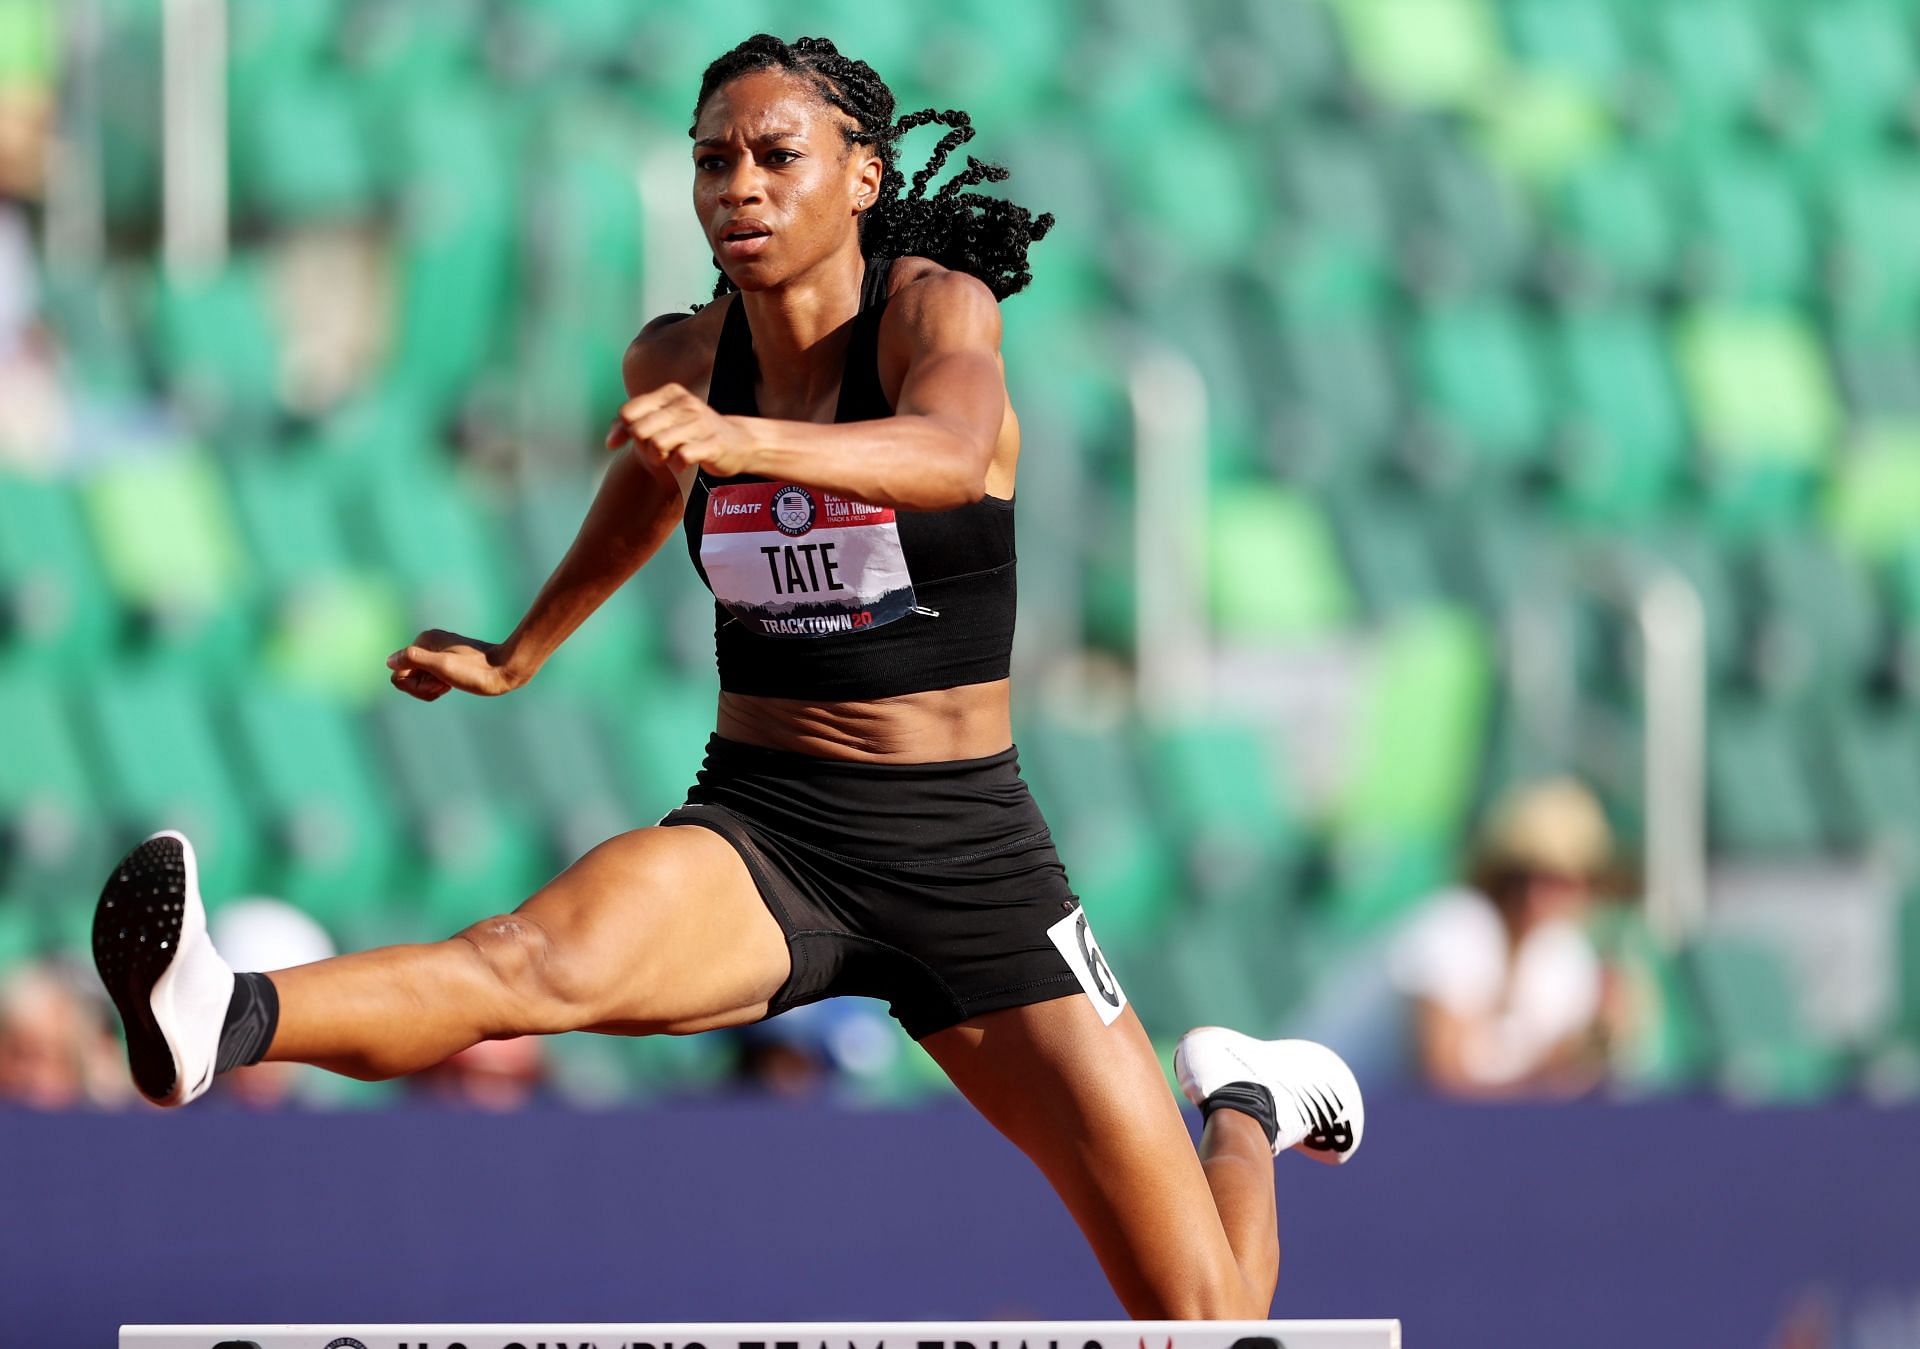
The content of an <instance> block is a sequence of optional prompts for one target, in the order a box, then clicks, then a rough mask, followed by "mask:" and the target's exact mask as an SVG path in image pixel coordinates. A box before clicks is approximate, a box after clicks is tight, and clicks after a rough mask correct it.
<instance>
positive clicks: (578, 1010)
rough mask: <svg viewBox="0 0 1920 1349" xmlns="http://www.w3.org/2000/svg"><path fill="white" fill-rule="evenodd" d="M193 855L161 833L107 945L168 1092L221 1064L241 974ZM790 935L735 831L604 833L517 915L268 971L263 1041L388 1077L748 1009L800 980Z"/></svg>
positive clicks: (194, 1086) (711, 1019) (103, 952)
mask: <svg viewBox="0 0 1920 1349" xmlns="http://www.w3.org/2000/svg"><path fill="white" fill-rule="evenodd" d="M192 872H193V863H192V853H191V850H190V849H189V848H188V847H187V845H186V844H185V843H184V841H180V842H179V843H178V844H177V845H176V843H175V842H174V840H173V838H172V837H170V836H159V837H156V838H155V839H154V840H150V841H149V842H148V843H146V844H143V845H141V847H140V848H138V849H136V850H135V851H134V852H133V853H132V854H130V855H129V857H128V859H127V860H126V861H125V862H123V863H122V864H121V867H120V868H118V869H117V871H116V874H115V877H114V878H113V879H112V880H110V881H109V882H108V886H107V890H106V892H105V893H103V895H102V897H101V908H100V910H99V914H98V915H97V917H96V924H95V955H96V959H97V960H98V961H99V962H100V965H101V973H102V976H103V978H104V979H105V980H106V982H107V985H108V988H109V990H110V991H112V992H113V993H114V999H115V1002H116V1003H117V1004H119V1006H120V1010H121V1014H122V1016H123V1018H124V1019H125V1020H126V1023H127V1032H128V1046H129V1054H130V1056H131V1057H132V1059H133V1066H134V1075H135V1078H136V1080H137V1081H139V1082H140V1085H141V1089H142V1090H143V1091H145V1092H146V1093H147V1094H148V1095H149V1096H150V1097H151V1098H153V1099H155V1100H160V1101H163V1102H166V1103H169V1104H178V1103H180V1102H182V1101H184V1100H188V1099H191V1098H192V1097H193V1096H194V1095H197V1094H198V1093H199V1092H200V1091H201V1090H204V1087H205V1082H206V1079H208V1078H210V1077H211V1073H212V1063H213V1055H214V1053H215V1045H214V1043H213V1042H214V1041H217V1040H218V1039H219V1037H220V1032H221V1017H222V1015H223V1013H224V1012H225V1010H226V1002H225V999H226V990H229V989H231V988H232V986H233V983H232V976H231V975H229V974H227V973H226V967H225V964H224V962H222V961H220V960H219V959H218V957H217V956H216V955H215V954H214V953H213V951H212V948H211V947H210V946H208V945H207V944H206V940H205V933H204V919H203V916H202V915H201V914H200V911H199V906H198V904H197V902H193V901H192V894H193V890H194V880H193V875H192ZM788 969H789V959H788V955H787V948H786V940H785V937H784V935H783V934H782V933H781V931H780V927H779V924H778V923H777V922H775V920H774V918H773V915H772V914H771V913H769V912H768V910H767V908H766V905H765V904H764V903H763V902H762V901H761V899H760V896H759V893H758V892H757V890H756V889H755V887H754V884H753V880H752V877H751V876H750V874H749V873H748V871H747V869H746V867H745V865H744V864H743V863H742V862H741V861H740V858H739V855H738V854H737V853H735V852H734V850H733V848H732V847H731V845H729V844H728V843H727V842H726V841H725V840H724V839H722V838H720V837H719V836H718V835H716V834H714V833H713V832H712V831H710V830H707V829H702V828H696V827H691V826H674V827H658V828H652V829H641V830H635V831H634V832H632V833H628V834H623V835H621V836H619V837H618V838H615V839H611V840H609V841H608V842H606V843H603V844H601V845H600V846H599V847H597V848H595V849H594V850H593V851H591V852H589V853H588V854H587V855H586V856H585V857H583V858H581V859H580V860H579V861H578V862H575V863H574V864H573V865H572V866H570V867H568V868H567V870H566V871H564V872H562V873H561V874H560V875H559V876H557V877H555V878H554V879H553V880H552V881H550V882H549V883H548V884H547V885H545V886H543V887H542V888H541V889H540V891H539V892H538V893H537V894H535V895H534V896H533V897H532V898H531V899H529V900H527V901H526V902H525V903H524V904H522V905H521V906H520V907H519V908H518V909H516V910H515V911H514V912H513V913H511V914H503V915H500V916H497V917H492V918H487V919H484V920H482V921H481V922H478V923H475V924H474V925H473V926H472V927H469V928H468V929H466V930H465V931H464V932H461V933H459V934H458V935H456V936H454V937H451V938H449V939H447V940H446V941H441V942H428V943H422V944H419V945H409V946H393V947H386V948H382V949H380V950H374V951H365V952H360V953H358V954H354V955H347V956H339V957H335V958H334V959H331V960H322V961H316V962H315V963H313V964H311V965H301V966H296V967H294V968H292V969H288V970H278V971H274V972H272V973H271V975H270V979H271V982H272V984H273V989H274V992H275V993H276V994H277V1002H278V1007H279V1016H278V1025H277V1028H276V1030H275V1032H274V1034H273V1037H272V1041H271V1043H270V1044H269V1045H268V1046H267V1049H266V1057H268V1058H272V1059H281V1060H290V1061H295V1062H302V1063H312V1064H316V1065H318V1066H320V1067H323V1068H329V1069H332V1070H333V1071H336V1072H340V1073H344V1074H347V1075H350V1076H354V1077H361V1078H374V1079H377V1078H386V1077H394V1076H398V1075H400V1074H402V1073H408V1072H413V1071H415V1070H417V1069H420V1068H425V1067H428V1066H430V1065H432V1064H435V1063H438V1062H440V1061H441V1060H442V1059H444V1058H446V1057H447V1056H448V1055H450V1054H453V1053H456V1052H458V1051H459V1050H461V1049H464V1048H466V1047H467V1046H468V1045H471V1044H474V1043H475V1042H477V1041H479V1040H483V1039H500V1038H506V1037H510V1036H515V1035H525V1034H541V1033H553V1032H558V1031H566V1030H577V1029H604V1030H608V1031H615V1032H620V1033H627V1034H646V1033H651V1032H657V1031H666V1032H681V1031H692V1030H701V1029H705V1028H707V1027H710V1026H720V1025H734V1024H739V1023H742V1022H746V1021H752V1020H755V1019H757V1018H759V1017H760V1016H762V1015H764V1014H765V1011H766V1007H767V1003H768V1000H769V999H770V998H771V997H772V996H773V995H774V993H775V992H777V991H778V990H779V988H780V985H781V984H782V983H784V982H785V981H786V978H787V973H788Z"/></svg>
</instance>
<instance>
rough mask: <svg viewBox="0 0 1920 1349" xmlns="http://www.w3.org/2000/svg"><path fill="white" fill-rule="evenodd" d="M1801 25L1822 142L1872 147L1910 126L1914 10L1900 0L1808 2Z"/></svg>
mask: <svg viewBox="0 0 1920 1349" xmlns="http://www.w3.org/2000/svg"><path fill="white" fill-rule="evenodd" d="M1799 31H1800V37H1801V43H1802V46H1803V47H1804V51H1805V66H1806V71H1807V74H1808V76H1809V77H1810V79H1811V83H1812V87H1813V90H1814V94H1815V97H1816V98H1817V100H1818V104H1819V114H1820V127H1819V133H1818V139H1819V142H1820V144H1821V145H1823V146H1825V147H1831V148H1838V147H1843V146H1844V147H1853V146H1870V145H1874V144H1877V143H1878V142H1880V141H1881V139H1882V138H1883V137H1884V135H1885V134H1886V133H1887V132H1888V131H1890V130H1896V129H1911V128H1912V126H1913V125H1914V113H1915V106H1914V96H1915V93H1916V91H1920V63H1917V62H1916V59H1915V54H1914V36H1915V35H1914V26H1913V19H1912V14H1911V11H1910V10H1908V9H1906V8H1905V7H1903V6H1902V5H1901V4H1900V3H1898V0H1827V2H1826V3H1823V4H1819V5H1813V6H1809V7H1807V9H1806V11H1805V13H1804V15H1803V16H1801V17H1800V18H1799ZM1829 152H1831V151H1829Z"/></svg>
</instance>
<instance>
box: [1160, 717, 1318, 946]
mask: <svg viewBox="0 0 1920 1349" xmlns="http://www.w3.org/2000/svg"><path fill="white" fill-rule="evenodd" d="M1146 751H1147V765H1148V767H1149V769H1150V770H1151V771H1150V772H1149V774H1148V783H1149V789H1150V790H1151V792H1152V793H1153V798H1154V806H1155V809H1156V810H1157V811H1158V813H1159V815H1160V818H1162V819H1163V820H1164V821H1165V822H1166V824H1167V828H1168V833H1169V836H1170V837H1173V838H1178V839H1181V840H1184V842H1185V847H1186V854H1187V874H1188V881H1189V886H1190V889H1191V893H1192V894H1193V895H1194V897H1195V898H1196V899H1197V900H1199V901H1200V903H1201V904H1203V905H1206V904H1215V905H1220V906H1223V907H1227V908H1231V909H1233V910H1234V911H1235V912H1236V913H1238V914H1239V915H1240V919H1241V921H1243V922H1246V923H1249V924H1256V925H1257V924H1260V923H1262V922H1267V921H1273V920H1278V919H1281V918H1283V917H1284V915H1285V912H1286V910H1287V909H1288V908H1290V907H1291V903H1292V900H1293V895H1292V894H1291V892H1290V886H1291V882H1292V880H1293V877H1292V875H1291V872H1292V869H1293V868H1294V867H1295V866H1296V865H1297V863H1298V862H1299V860H1300V855H1301V853H1302V852H1303V850H1304V848H1305V846H1306V827H1305V824H1304V822H1303V821H1302V820H1301V819H1300V817H1299V816H1298V814H1297V813H1296V812H1295V809H1294V803H1293V801H1292V799H1291V788H1290V786H1289V784H1288V783H1287V780H1286V772H1285V767H1284V762H1285V761H1284V758H1283V755H1282V752H1281V747H1280V746H1279V745H1278V744H1277V743H1276V742H1275V739H1274V737H1273V736H1272V735H1270V734H1268V733H1267V732H1266V731H1265V729H1264V728H1263V727H1260V726H1258V725H1255V724H1249V723H1246V722H1242V721H1240V720H1238V719H1233V718H1228V717H1224V716H1214V717H1208V718H1206V719H1203V720H1194V721H1188V722H1182V723H1176V724H1172V725H1167V726H1161V727H1157V728H1155V729H1154V730H1152V731H1150V732H1149V733H1148V736H1147V743H1146Z"/></svg>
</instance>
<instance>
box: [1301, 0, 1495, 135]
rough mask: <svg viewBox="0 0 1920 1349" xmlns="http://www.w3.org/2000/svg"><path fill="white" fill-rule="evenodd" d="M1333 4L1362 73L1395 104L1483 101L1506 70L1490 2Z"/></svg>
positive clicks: (1351, 0) (1347, 0)
mask: <svg viewBox="0 0 1920 1349" xmlns="http://www.w3.org/2000/svg"><path fill="white" fill-rule="evenodd" d="M1333 9H1334V13H1335V14H1336V15H1337V16H1338V17H1339V19H1340V21H1341V24H1342V26H1343V27H1344V29H1345V31H1346V37H1347V47H1348V51H1349V52H1350V54H1351V58H1352V61H1353V66H1354V70H1355V72H1356V74H1357V75H1358V76H1359V77H1360V79H1361V80H1362V81H1364V82H1365V83H1366V84H1367V85H1368V86H1369V87H1370V88H1372V89H1374V90H1375V91H1377V92H1378V93H1379V94H1381V95H1382V96H1383V97H1385V98H1386V99H1388V100H1390V101H1392V102H1395V103H1399V104H1403V105H1405V106H1407V107H1411V108H1417V109H1422V110H1425V109H1448V108H1471V107H1475V106H1477V105H1478V104H1479V103H1480V101H1481V100H1482V99H1483V98H1484V97H1485V96H1486V94H1487V91H1488V90H1489V89H1491V88H1493V87H1495V86H1496V85H1497V84H1498V82H1499V78H1500V76H1501V74H1502V73H1503V72H1504V70H1505V68H1506V60H1505V53H1504V52H1503V51H1502V48H1501V36H1500V31H1499V25H1498V22H1497V20H1496V18H1495V15H1494V11H1493V7H1492V5H1491V4H1489V3H1486V0H1339V3H1336V4H1335V5H1334V6H1333Z"/></svg>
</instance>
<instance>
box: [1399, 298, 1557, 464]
mask: <svg viewBox="0 0 1920 1349" xmlns="http://www.w3.org/2000/svg"><path fill="white" fill-rule="evenodd" d="M1412 358H1413V362H1414V366H1415V368H1416V370H1417V371H1418V373H1419V381H1420V388H1421V392H1422V395H1423V397H1424V400H1425V402H1426V410H1427V413H1428V415H1429V416H1430V417H1431V418H1432V419H1433V420H1434V422H1435V423H1436V425H1437V427H1438V429H1439V430H1440V431H1441V432H1442V433H1443V435H1444V436H1445V437H1446V448H1447V452H1448V453H1449V454H1450V455H1457V456H1459V457H1460V458H1461V459H1462V460H1464V462H1465V463H1466V464H1467V465H1469V466H1471V468H1472V469H1474V470H1478V471H1486V472H1492V473H1495V474H1509V475H1515V474H1524V473H1526V472H1528V471H1529V470H1534V469H1537V468H1538V466H1539V464H1540V462H1541V460H1542V458H1543V456H1544V454H1545V449H1546V446H1545V440H1546V435H1547V432H1548V430H1549V426H1550V423H1549V416H1550V407H1551V405H1550V402H1549V399H1550V393H1549V390H1548V388H1547V385H1546V383H1545V378H1544V373H1543V371H1542V370H1541V368H1540V361H1539V342H1538V337H1537V334H1536V333H1535V332H1534V331H1533V329H1532V326H1531V324H1530V323H1529V321H1528V320H1527V319H1526V318H1524V317H1523V316H1522V315H1521V314H1520V313H1518V312H1517V311H1515V310H1513V309H1510V308H1507V307H1505V306H1504V305H1497V304H1475V305H1458V306H1448V307H1444V308H1440V309H1436V310H1433V311H1431V312H1430V313H1428V314H1427V315H1426V316H1424V317H1423V318H1422V319H1421V320H1420V321H1419V322H1418V323H1417V325H1416V326H1415V329H1414V332H1413V337H1412Z"/></svg>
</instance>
